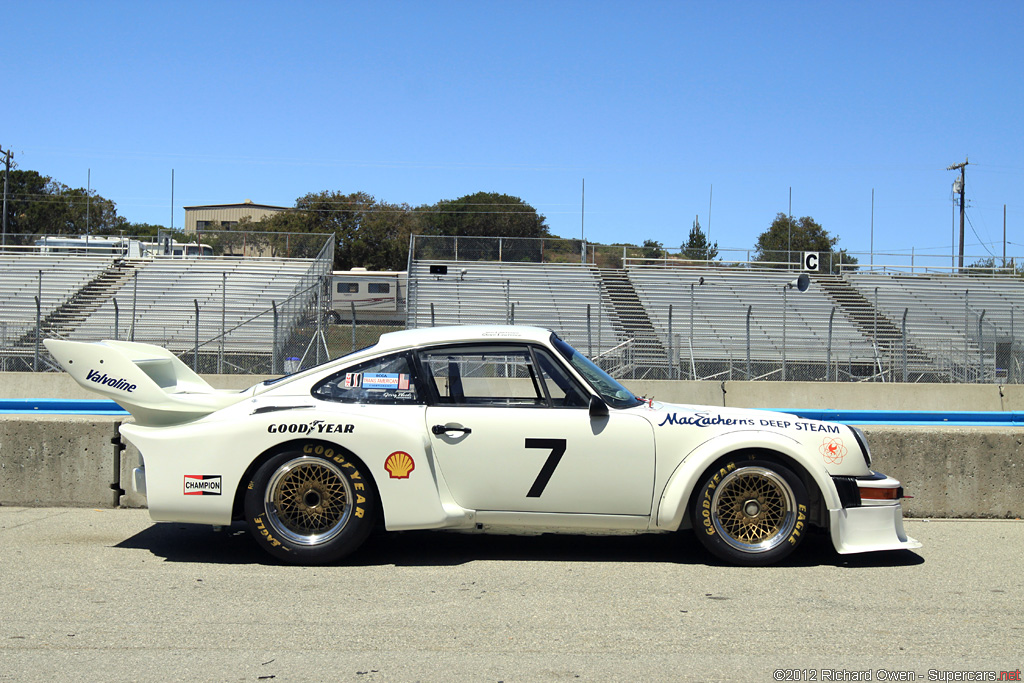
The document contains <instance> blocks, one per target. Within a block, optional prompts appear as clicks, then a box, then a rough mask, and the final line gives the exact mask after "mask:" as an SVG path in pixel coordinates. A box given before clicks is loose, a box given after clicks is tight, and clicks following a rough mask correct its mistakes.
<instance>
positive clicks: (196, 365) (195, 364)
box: [192, 299, 276, 372]
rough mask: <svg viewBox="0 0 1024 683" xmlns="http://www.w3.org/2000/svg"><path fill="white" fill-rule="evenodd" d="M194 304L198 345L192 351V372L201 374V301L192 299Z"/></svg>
mask: <svg viewBox="0 0 1024 683" xmlns="http://www.w3.org/2000/svg"><path fill="white" fill-rule="evenodd" d="M192 303H193V304H194V305H195V307H196V345H195V347H194V350H193V351H192V370H193V371H195V372H199V299H192ZM275 312H276V311H275ZM275 331H276V330H275Z"/></svg>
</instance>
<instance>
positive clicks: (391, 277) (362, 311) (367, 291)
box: [330, 268, 409, 323]
mask: <svg viewBox="0 0 1024 683" xmlns="http://www.w3.org/2000/svg"><path fill="white" fill-rule="evenodd" d="M408 282H409V277H408V274H407V273H406V272H405V271H397V270H367V269H366V268H353V269H352V270H336V271H334V275H333V277H332V278H331V316H330V317H331V321H332V322H335V323H340V322H352V313H353V311H355V320H356V322H357V323H363V322H402V321H404V320H405V294H406V286H407V284H408Z"/></svg>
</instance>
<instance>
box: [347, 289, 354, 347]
mask: <svg viewBox="0 0 1024 683" xmlns="http://www.w3.org/2000/svg"><path fill="white" fill-rule="evenodd" d="M348 305H349V306H351V307H352V350H353V351H355V350H356V302H355V301H349V302H348Z"/></svg>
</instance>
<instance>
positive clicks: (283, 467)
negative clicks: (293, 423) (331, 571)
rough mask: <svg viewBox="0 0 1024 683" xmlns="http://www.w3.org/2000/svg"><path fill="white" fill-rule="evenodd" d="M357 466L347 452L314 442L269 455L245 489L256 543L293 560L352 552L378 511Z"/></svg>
mask: <svg viewBox="0 0 1024 683" xmlns="http://www.w3.org/2000/svg"><path fill="white" fill-rule="evenodd" d="M361 467H362V466H361V463H359V462H358V461H356V460H355V459H354V458H352V457H351V456H350V455H349V454H348V453H347V452H344V451H341V450H340V449H338V448H337V447H331V446H327V445H323V444H314V443H310V444H306V445H304V446H302V447H301V448H300V449H296V450H289V451H286V452H284V453H280V454H278V455H275V456H274V457H272V458H270V459H269V460H268V461H267V462H265V463H264V464H263V465H262V466H261V467H260V468H259V469H258V470H257V471H256V475H255V476H254V477H253V478H252V481H251V482H250V483H249V485H248V488H247V490H246V493H245V517H246V521H247V522H248V524H249V529H250V531H251V532H252V534H253V536H254V537H255V538H256V541H257V543H259V544H260V546H262V547H263V549H264V550H266V551H267V552H269V553H270V554H271V555H273V556H275V557H277V558H280V559H282V560H284V561H286V562H290V563H293V564H326V563H328V562H334V561H336V560H339V559H341V558H342V557H345V556H346V555H348V554H349V553H351V552H352V551H354V550H355V549H356V548H358V547H359V545H360V544H362V542H363V541H364V540H365V539H366V537H367V535H368V534H369V533H370V530H371V529H372V528H373V523H374V518H375V516H376V510H377V501H376V496H375V494H374V489H373V485H372V484H371V483H370V482H369V480H368V479H366V478H365V477H364V476H363V472H362V469H361Z"/></svg>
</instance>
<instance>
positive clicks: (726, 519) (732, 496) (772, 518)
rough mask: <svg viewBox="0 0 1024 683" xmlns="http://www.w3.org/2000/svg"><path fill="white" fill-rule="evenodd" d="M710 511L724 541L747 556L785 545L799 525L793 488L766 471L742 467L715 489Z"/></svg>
mask: <svg viewBox="0 0 1024 683" xmlns="http://www.w3.org/2000/svg"><path fill="white" fill-rule="evenodd" d="M711 510H712V523H713V524H714V527H715V530H716V531H718V534H719V535H720V537H721V538H722V540H723V541H725V542H726V543H727V544H728V545H729V546H731V547H733V548H735V549H736V550H739V551H742V552H747V553H762V552H766V551H769V550H771V549H772V548H775V547H776V546H778V545H779V544H780V543H784V542H785V541H786V539H787V538H789V535H790V533H792V532H793V528H794V526H795V525H796V521H797V520H796V496H795V495H794V493H793V488H792V487H791V486H790V485H789V483H788V482H787V481H786V480H785V479H783V478H782V477H781V476H780V475H779V474H778V473H777V472H775V471H773V470H770V469H768V468H766V467H757V466H748V467H740V468H738V469H736V470H733V471H732V472H730V473H729V474H727V475H726V476H725V478H723V479H722V481H721V483H720V484H719V485H718V486H717V487H716V489H715V493H714V496H713V497H712V499H711Z"/></svg>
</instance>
